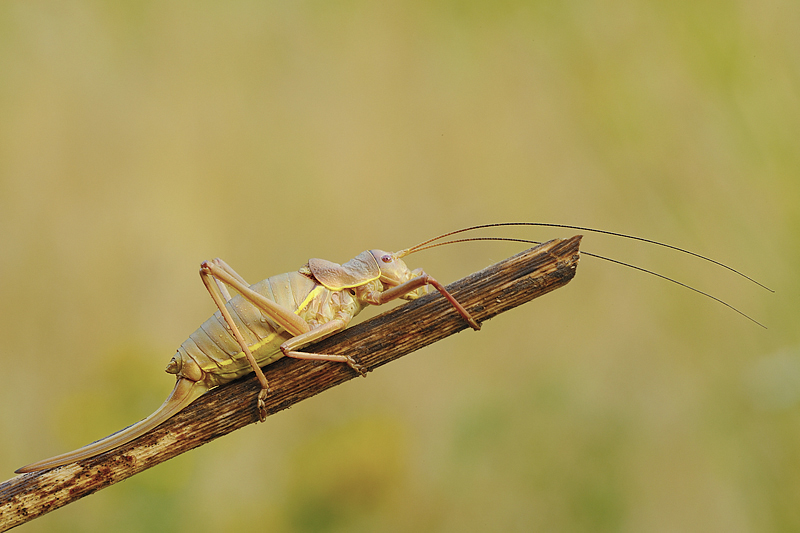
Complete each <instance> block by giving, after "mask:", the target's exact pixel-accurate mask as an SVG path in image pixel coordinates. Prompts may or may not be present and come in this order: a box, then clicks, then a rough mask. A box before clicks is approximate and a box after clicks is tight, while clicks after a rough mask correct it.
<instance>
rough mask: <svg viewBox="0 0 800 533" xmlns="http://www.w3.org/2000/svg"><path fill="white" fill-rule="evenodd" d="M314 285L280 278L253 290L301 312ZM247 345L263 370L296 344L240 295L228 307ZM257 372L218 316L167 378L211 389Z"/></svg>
mask: <svg viewBox="0 0 800 533" xmlns="http://www.w3.org/2000/svg"><path fill="white" fill-rule="evenodd" d="M315 285H316V284H315V283H314V281H313V280H310V279H309V278H307V277H305V276H303V275H301V274H299V273H297V272H289V273H287V274H279V275H277V276H272V277H270V278H267V279H265V280H263V281H260V282H258V283H256V284H254V285H251V286H250V288H251V289H253V290H254V291H256V292H258V293H259V294H261V295H263V296H266V297H267V298H269V299H270V300H272V301H274V302H275V303H277V304H279V305H281V306H283V307H285V308H286V309H291V310H292V311H296V310H297V307H298V305H299V303H301V302H303V301H304V300H305V298H306V296H308V294H309V293H310V292H311V290H312V289H313V288H314V287H315ZM226 307H227V308H228V311H229V312H230V314H231V317H232V318H233V321H234V323H235V324H236V326H237V327H238V329H239V331H240V332H241V334H242V336H243V337H244V340H245V342H246V343H247V344H248V346H249V347H250V348H251V351H252V353H253V356H254V357H255V358H256V361H257V362H258V364H259V365H260V366H263V365H266V364H269V363H271V362H273V361H275V360H276V359H278V358H280V357H281V356H282V355H283V354H281V352H280V350H279V346H280V345H281V343H283V342H284V341H285V340H287V339H289V338H291V334H289V333H287V332H286V331H285V330H283V329H282V328H280V327H279V326H278V325H277V324H276V323H275V322H274V321H273V320H272V319H270V318H268V317H267V316H266V315H265V314H264V313H262V312H261V310H260V309H258V308H257V307H256V306H254V305H253V304H251V303H250V302H248V301H247V300H245V299H244V298H243V297H242V296H240V295H236V296H234V297H233V298H231V300H230V301H229V302H228V303H227V304H226ZM251 371H252V368H251V367H250V365H249V363H248V362H247V359H246V358H245V356H244V353H242V351H241V348H240V347H239V344H238V343H237V342H236V339H235V338H234V336H233V334H232V333H231V331H230V330H229V329H228V327H227V325H226V324H225V320H224V319H223V318H222V315H221V313H220V312H219V311H217V312H216V313H214V314H213V315H212V316H211V317H210V318H209V319H208V320H206V321H205V322H204V323H203V324H202V325H201V326H200V327H199V328H197V330H196V331H195V332H194V333H192V334H191V335H190V336H189V338H188V339H186V341H185V342H184V343H183V344H181V346H180V348H178V352H177V353H176V354H175V356H174V357H173V358H172V361H171V362H170V364H169V365H168V366H167V372H169V373H171V374H178V375H179V376H183V377H186V378H188V379H192V380H193V381H199V380H203V381H205V382H206V384H207V385H208V386H209V388H211V387H215V386H217V385H221V384H223V383H227V382H229V381H232V380H234V379H236V378H238V377H241V376H243V375H245V374H248V373H249V372H251Z"/></svg>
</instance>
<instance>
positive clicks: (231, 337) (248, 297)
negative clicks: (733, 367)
mask: <svg viewBox="0 0 800 533" xmlns="http://www.w3.org/2000/svg"><path fill="white" fill-rule="evenodd" d="M503 226H545V227H557V228H566V229H575V230H579V231H588V232H594V233H604V234H608V235H613V236H616V237H624V238H627V239H634V240H637V241H641V242H646V243H649V244H655V245H658V246H663V247H667V248H670V249H672V250H675V251H679V252H682V253H686V254H690V255H693V256H695V257H697V258H700V259H703V260H705V261H710V262H712V263H714V264H716V265H718V266H721V267H724V268H726V269H728V270H731V271H733V272H735V273H736V274H738V275H740V276H743V277H745V278H747V279H748V280H750V281H752V282H754V283H756V284H758V285H760V286H761V287H763V288H765V289H767V290H771V289H768V288H767V287H765V286H763V285H761V284H760V283H758V282H757V281H755V280H753V279H752V278H749V277H748V276H745V275H744V274H742V273H741V272H739V271H737V270H734V269H732V268H730V267H728V266H726V265H724V264H722V263H720V262H718V261H715V260H713V259H709V258H708V257H705V256H702V255H699V254H696V253H694V252H690V251H688V250H685V249H683V248H678V247H676V246H671V245H668V244H663V243H660V242H657V241H653V240H649V239H644V238H641V237H634V236H631V235H625V234H621V233H615V232H610V231H604V230H596V229H592V228H586V227H581V226H572V225H564V224H547V223H536V222H512V223H500V224H485V225H480V226H473V227H469V228H464V229H461V230H457V231H453V232H449V233H445V234H443V235H440V236H438V237H435V238H433V239H429V240H426V241H424V242H422V243H420V244H417V245H415V246H412V247H411V248H406V249H404V250H400V251H399V252H385V251H383V250H377V249H374V250H369V251H365V252H362V253H360V254H359V255H357V256H356V257H355V258H353V259H351V260H350V261H347V262H346V263H343V264H341V265H339V264H337V263H333V262H330V261H327V260H324V259H310V260H309V261H308V263H307V264H306V265H304V266H303V267H301V268H300V269H298V270H297V271H295V272H289V273H286V274H279V275H277V276H272V277H270V278H267V279H265V280H263V281H260V282H258V283H256V284H253V285H250V284H249V283H248V282H246V281H245V280H244V278H242V277H241V276H240V275H239V274H237V273H236V272H235V271H234V270H233V269H232V268H231V267H230V266H229V265H228V264H227V263H225V262H224V261H222V260H221V259H214V260H213V261H206V262H203V263H202V264H201V267H200V276H201V278H202V281H203V283H204V285H205V286H206V288H207V289H208V292H209V293H210V295H211V297H212V299H213V300H214V303H215V304H216V306H217V308H218V311H217V312H216V313H215V314H214V315H212V316H211V318H209V319H208V320H206V321H205V322H204V323H203V324H202V325H201V326H200V327H199V328H198V329H197V331H195V332H194V333H192V334H191V335H190V336H189V338H188V339H187V340H186V341H185V342H184V343H183V344H181V346H180V347H179V348H178V351H177V353H176V354H175V355H174V356H173V358H172V360H171V361H170V362H169V364H168V365H167V369H166V371H167V372H168V373H170V374H175V375H176V378H177V382H176V384H175V387H174V389H173V390H172V392H171V393H170V395H169V397H168V398H167V399H166V401H165V402H164V403H163V404H162V405H161V407H160V408H158V409H157V410H156V411H155V412H154V413H153V414H151V415H150V416H148V417H147V418H145V419H144V420H142V421H140V422H138V423H136V424H133V425H132V426H130V427H128V428H126V429H123V430H122V431H119V432H117V433H114V434H112V435H109V436H108V437H106V438H104V439H101V440H99V441H97V442H94V443H92V444H89V445H87V446H84V447H83V448H79V449H78V450H75V451H72V452H68V453H65V454H62V455H57V456H55V457H52V458H50V459H45V460H42V461H38V462H36V463H32V464H29V465H27V466H24V467H22V468H20V469H18V470H17V471H16V472H17V473H24V472H33V471H37V470H44V469H49V468H54V467H58V466H62V465H65V464H69V463H74V462H76V461H80V460H82V459H87V458H89V457H93V456H95V455H99V454H101V453H104V452H107V451H109V450H112V449H114V448H117V447H119V446H121V445H123V444H125V443H127V442H130V441H132V440H134V439H135V438H137V437H139V436H141V435H143V434H145V433H147V432H148V431H150V430H152V429H154V428H156V427H157V426H158V425H160V424H161V423H163V422H164V421H166V420H167V419H169V418H170V417H172V416H173V415H175V414H176V413H178V412H179V411H181V410H182V409H184V408H185V407H186V406H188V405H189V404H190V403H192V402H193V401H194V400H196V399H197V398H199V397H200V396H201V395H203V394H205V393H206V392H207V391H209V390H210V389H212V388H215V387H218V386H220V385H224V384H226V383H229V382H231V381H233V380H235V379H237V378H239V377H241V376H244V375H246V374H249V373H250V372H255V373H256V376H257V377H258V381H259V383H260V385H261V391H260V392H259V395H258V400H257V406H256V407H257V409H258V414H259V419H260V420H261V421H263V420H264V419H265V417H266V409H265V404H264V399H265V398H266V397H267V395H268V394H269V392H270V388H269V383H268V382H267V379H266V378H265V377H264V373H263V372H262V370H261V367H262V366H265V365H268V364H270V363H272V362H274V361H276V360H278V359H280V358H282V357H284V356H286V357H292V358H296V359H311V360H321V361H336V362H341V363H344V364H347V365H349V366H350V367H351V368H352V369H353V370H354V371H355V372H358V373H359V374H360V375H362V376H364V375H365V374H366V372H367V371H368V369H366V368H364V367H362V366H361V365H360V364H359V363H358V362H357V361H355V360H354V359H353V358H352V357H350V356H346V355H329V354H319V353H310V352H306V351H303V348H304V347H306V346H308V345H310V344H313V343H314V342H316V341H319V340H321V339H323V338H326V337H329V336H331V335H333V334H335V333H337V332H339V331H341V330H343V329H345V328H346V327H347V326H348V324H349V323H350V321H351V320H352V318H353V317H354V316H356V315H357V314H358V313H359V312H360V311H361V310H362V309H364V308H365V307H366V306H367V305H381V304H384V303H387V302H389V301H391V300H394V299H397V298H402V299H405V300H413V299H416V298H418V297H420V296H422V295H423V294H425V293H426V292H427V291H428V288H429V287H433V288H435V289H436V290H438V291H439V292H440V293H441V294H442V296H444V297H445V298H446V299H447V300H448V301H449V302H450V304H451V305H452V307H453V308H454V309H455V311H456V312H458V313H459V314H460V315H461V317H463V319H464V320H465V321H466V322H467V323H468V324H469V326H470V327H472V328H473V329H475V330H479V329H480V324H478V323H477V322H476V321H475V320H474V319H473V318H472V316H471V315H470V313H469V311H468V310H467V309H465V308H464V307H462V305H461V304H460V303H459V302H458V301H456V300H455V298H453V297H452V296H451V295H450V294H449V293H448V292H447V290H446V289H445V288H444V286H442V285H441V284H440V283H439V282H438V281H436V279H434V278H433V277H431V276H430V275H428V274H426V273H425V272H424V271H423V270H422V269H420V268H418V269H415V270H411V269H410V268H409V267H408V266H406V264H405V262H404V261H403V260H402V258H403V257H405V256H407V255H410V254H412V253H415V252H419V251H421V250H426V249H429V248H433V247H436V246H442V245H445V244H453V243H459V242H466V241H477V240H500V241H512V242H524V243H534V244H538V243H537V242H536V241H528V240H525V239H513V238H508V237H470V238H458V239H453V240H449V241H442V239H444V238H447V237H451V236H453V235H456V234H460V233H463V232H467V231H472V230H476V229H482V228H492V227H503ZM437 241H439V242H437ZM582 253H584V254H586V255H590V256H593V257H599V258H601V259H606V260H609V261H612V262H615V263H618V264H622V265H624V266H628V267H632V268H635V269H638V270H642V271H644V272H647V273H649V274H653V275H656V276H658V277H661V278H663V279H666V280H668V281H671V282H673V283H677V284H679V285H681V286H683V287H686V288H688V289H691V290H693V291H695V292H699V293H701V294H703V295H704V296H707V297H709V298H712V299H714V300H716V301H718V302H720V303H722V304H723V305H726V306H728V307H730V308H731V309H733V310H734V311H736V312H737V313H739V314H742V315H743V316H745V317H746V318H748V319H749V320H752V321H753V322H756V321H755V320H754V319H752V318H751V317H749V316H747V315H745V314H744V313H742V312H741V311H739V310H738V309H736V308H734V307H733V306H731V305H729V304H727V303H726V302H724V301H722V300H720V299H718V298H716V297H714V296H711V295H709V294H707V293H705V292H702V291H699V290H697V289H695V288H693V287H690V286H688V285H685V284H683V283H681V282H679V281H676V280H673V279H671V278H667V277H666V276H662V275H661V274H657V273H655V272H651V271H649V270H645V269H643V268H640V267H637V266H634V265H630V264H627V263H622V262H620V261H616V260H614V259H609V258H606V257H603V256H598V255H595V254H590V253H587V252H582ZM229 289H233V291H235V293H236V294H235V295H234V296H233V297H232V296H231V294H230V291H229ZM756 323H757V324H759V325H761V324H760V323H758V322H756Z"/></svg>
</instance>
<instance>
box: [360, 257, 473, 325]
mask: <svg viewBox="0 0 800 533" xmlns="http://www.w3.org/2000/svg"><path fill="white" fill-rule="evenodd" d="M415 272H417V271H415ZM419 273H420V275H419V276H417V277H415V278H411V279H410V280H408V281H406V282H405V283H401V284H400V285H397V286H396V287H392V288H391V289H387V290H385V291H383V292H380V291H371V292H368V293H367V294H366V295H364V300H366V301H367V302H369V303H371V304H372V305H382V304H385V303H386V302H389V301H391V300H394V299H395V298H402V297H403V296H406V295H408V294H410V293H413V292H414V291H416V290H417V289H419V288H420V287H422V286H424V285H432V286H433V287H434V288H436V290H437V291H439V292H440V293H441V294H442V296H444V297H445V298H447V301H449V302H450V304H451V305H452V306H453V307H455V308H456V311H458V313H459V314H460V315H461V316H462V317H464V320H466V321H467V323H468V324H469V325H470V327H471V328H472V329H474V330H476V331H477V330H479V329H481V326H480V324H478V322H476V321H475V319H474V318H472V315H470V314H469V311H467V310H466V309H464V306H462V305H461V304H460V303H458V300H456V299H455V298H453V295H451V294H450V293H449V292H447V289H445V288H444V285H442V284H441V283H439V282H438V281H436V280H435V279H433V276H430V275H428V274H426V273H425V272H424V271H423V270H419Z"/></svg>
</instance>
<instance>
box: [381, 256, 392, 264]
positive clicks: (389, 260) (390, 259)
mask: <svg viewBox="0 0 800 533" xmlns="http://www.w3.org/2000/svg"><path fill="white" fill-rule="evenodd" d="M381 261H383V262H384V263H391V262H392V256H391V255H389V254H386V255H384V256H382V257H381Z"/></svg>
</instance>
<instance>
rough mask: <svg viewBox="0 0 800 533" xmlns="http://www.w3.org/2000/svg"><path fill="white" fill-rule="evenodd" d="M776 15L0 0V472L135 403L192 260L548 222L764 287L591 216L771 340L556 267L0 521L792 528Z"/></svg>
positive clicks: (568, 5)
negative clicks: (390, 352) (521, 291)
mask: <svg viewBox="0 0 800 533" xmlns="http://www.w3.org/2000/svg"><path fill="white" fill-rule="evenodd" d="M799 27H800V5H798V4H797V2H794V1H792V0H759V1H757V2H756V1H753V0H750V1H747V0H742V1H738V2H721V1H715V0H700V1H683V0H677V1H674V0H673V1H655V2H643V1H629V2H624V1H618V0H588V1H569V0H568V1H547V0H542V1H531V2H516V1H498V2H478V1H463V2H454V1H448V0H433V1H426V2H395V3H380V2H364V1H356V0H353V1H341V2H320V1H295V2H274V1H266V2H253V1H241V0H233V1H229V2H205V1H199V2H181V1H173V0H167V1H164V2H148V1H140V2H131V1H119V0H118V1H114V2H109V1H99V0H98V1H75V2H67V3H64V2H52V1H51V2H47V1H44V2H23V1H20V0H7V1H4V2H2V3H0V257H2V260H1V261H0V305H2V311H0V313H1V314H0V316H2V320H0V339H2V342H0V366H2V371H1V372H0V405H2V408H0V470H2V471H3V472H5V477H4V478H2V479H8V478H10V477H12V475H13V470H14V469H15V468H18V467H19V466H21V465H23V464H27V463H29V462H32V461H34V460H38V459H43V458H45V457H49V456H51V455H54V454H57V453H61V452H64V451H68V450H71V449H74V448H77V447H79V446H82V445H84V444H87V443H89V442H91V441H93V440H96V439H98V438H100V437H102V436H104V435H107V434H109V433H111V432H113V431H116V430H118V429H121V428H122V427H124V426H126V425H128V424H130V423H132V422H134V421H136V420H138V419H140V418H143V417H144V416H146V415H147V414H149V413H150V412H152V411H153V410H155V409H156V408H157V407H158V406H159V405H160V404H161V402H162V401H163V399H164V398H165V397H166V396H167V394H168V393H169V391H170V390H171V388H172V384H173V380H172V377H171V376H168V375H166V374H164V372H163V368H164V367H165V365H166V364H167V362H168V361H169V359H170V358H171V357H172V354H173V353H174V350H175V349H176V348H177V346H178V345H179V344H180V343H181V342H182V341H183V340H184V339H185V338H186V337H188V335H189V334H190V333H191V332H192V331H193V330H194V329H195V328H196V327H198V326H199V324H201V323H202V322H203V321H204V320H205V319H206V318H207V317H208V316H209V315H210V314H211V313H212V311H213V310H214V307H213V303H212V301H211V300H210V298H209V297H208V295H207V294H206V292H205V290H204V288H203V286H202V283H201V282H200V278H199V276H198V275H197V268H198V266H199V263H200V262H201V261H203V260H206V259H211V258H213V257H217V256H219V257H222V258H224V259H225V260H226V261H227V262H228V263H230V264H231V265H232V266H233V267H234V268H235V269H236V270H237V271H238V272H240V273H241V274H242V275H243V276H244V277H245V278H246V279H248V280H250V281H251V282H255V281H257V280H260V279H263V278H265V277H268V276H271V275H274V274H278V273H281V272H286V271H291V270H294V269H296V268H298V267H299V266H301V265H302V264H303V263H305V261H306V260H307V259H308V258H309V257H321V258H325V259H329V260H332V261H336V262H344V261H346V260H348V259H349V258H351V257H353V256H355V255H356V254H358V253H359V252H361V251H363V250H365V249H370V248H382V249H387V250H397V249H401V248H405V247H407V246H410V245H412V244H414V243H417V242H419V241H422V240H424V239H427V238H429V237H432V236H434V235H437V234H439V233H443V232H445V231H449V230H454V229H457V228H461V227H465V226H469V225H473V224H481V223H488V222H502V221H541V222H555V223H568V224H580V225H587V226H592V227H596V228H601V229H606V230H612V231H620V232H625V233H631V234H635V235H640V236H643V237H648V238H652V239H657V240H660V241H665V242H668V243H670V244H673V245H677V246H682V247H686V248H689V249H691V250H693V251H696V252H698V253H702V254H704V255H708V256H711V257H713V258H714V259H717V260H720V261H722V262H725V263H727V264H729V265H731V266H733V267H735V268H738V269H740V270H742V271H744V272H746V273H747V274H749V275H751V276H753V277H755V278H757V279H759V280H760V281H762V282H763V283H765V284H766V285H768V286H770V287H771V288H774V289H775V290H776V292H775V294H771V293H769V292H767V291H765V290H763V289H760V288H759V287H757V286H755V285H754V284H752V283H749V282H748V281H746V280H744V279H742V278H739V277H737V276H735V275H733V274H731V273H730V272H727V271H724V270H722V269H720V268H718V267H715V266H714V265H711V264H708V263H704V262H701V261H699V260H697V259H694V258H691V257H688V256H685V255H681V254H678V253H675V252H672V251H668V250H663V249H657V248H655V247H652V246H648V245H645V244H642V243H634V242H630V241H624V240H622V239H615V238H610V237H604V236H600V235H593V234H586V237H585V238H584V242H583V245H582V246H583V249H585V250H586V251H590V252H594V253H599V254H603V255H606V256H610V257H613V258H615V259H619V260H623V261H627V262H630V263H634V264H636V265H638V266H641V267H644V268H648V269H652V270H655V271H657V272H659V273H661V274H664V275H667V276H671V277H674V278H676V279H679V280H681V281H682V282H685V283H688V284H690V285H692V286H694V287H697V288H699V289H701V290H703V291H707V292H710V293H712V294H714V295H715V296H718V297H720V298H722V299H723V300H725V301H727V302H729V303H731V304H732V305H735V306H736V307H738V308H740V309H741V310H743V311H744V312H746V313H748V314H750V315H751V316H753V317H754V318H756V319H758V320H759V321H762V322H763V323H764V324H766V325H767V326H768V328H769V329H766V330H765V329H762V328H761V327H759V326H757V325H755V324H753V323H752V322H749V321H747V320H746V319H744V318H742V317H741V316H739V315H737V314H735V313H733V312H731V311H730V310H729V309H727V308H725V307H724V306H722V305H719V304H717V303H715V302H713V301H711V300H709V299H707V298H703V297H702V296H700V295H698V294H695V293H692V292H690V291H687V290H685V289H682V288H680V287H678V286H676V285H673V284H670V283H667V282H664V281H663V280H659V279H657V278H654V277H652V276H647V275H644V274H642V273H640V272H636V271H634V270H631V269H626V268H623V267H620V266H617V265H612V264H608V263H606V262H603V261H600V260H596V259H593V258H591V257H583V259H582V260H581V264H580V266H579V268H578V272H577V276H576V278H575V279H574V280H573V281H572V282H571V283H570V284H569V285H567V286H566V287H564V288H562V289H559V290H558V291H555V292H553V293H551V294H549V295H547V296H545V297H543V298H542V299H539V300H535V301H534V302H532V303H530V304H527V305H525V306H522V307H520V308H518V309H515V310H513V311H511V312H509V313H506V314H503V315H501V316H499V317H497V318H495V319H493V320H491V321H489V322H487V323H485V324H484V327H483V330H482V331H480V332H478V333H475V332H470V331H465V332H462V333H460V334H458V335H456V336H454V337H451V338H449V339H447V340H445V341H443V342H440V343H437V344H435V345H433V346H430V347H428V348H426V349H424V350H421V351H419V352H416V353H414V354H411V355H409V356H408V357H405V358H403V359H401V360H400V361H397V362H395V363H393V364H391V365H388V366H385V367H382V368H380V369H378V370H377V371H375V372H373V373H371V374H370V375H369V377H368V378H367V379H359V380H353V381H351V382H348V383H347V384H345V385H343V386H341V387H337V388H336V389H334V390H330V391H328V392H326V393H324V394H322V395H320V396H318V397H316V398H313V399H311V400H309V401H306V402H303V403H301V404H299V405H297V406H296V407H293V408H292V409H291V410H289V411H285V412H282V413H279V414H277V415H276V416H273V417H271V418H270V419H268V421H267V422H266V423H265V424H257V425H252V426H248V427H247V428H245V429H243V430H241V431H238V432H236V433H234V434H231V435H229V436H226V437H224V438H221V439H218V440H217V441H215V442H213V443H211V444H208V445H206V446H204V447H202V448H200V449H197V450H195V451H192V452H190V453H188V454H185V455H183V456H181V457H179V458H177V459H175V460H172V461H169V462H168V463H166V464H163V465H160V466H158V467H156V468H154V469H151V470H149V471H147V472H145V473H143V474H140V475H137V476H135V477H134V478H132V479H130V480H128V481H126V482H124V483H121V484H119V485H115V486H112V487H110V488H107V489H105V490H102V491H100V492H99V493H97V494H95V495H92V496H90V497H87V498H84V499H83V500H80V501H78V502H76V503H73V504H71V505H68V506H66V507H64V508H62V509H59V510H57V511H55V512H52V513H50V514H48V515H46V516H43V517H41V518H38V519H36V520H34V521H32V522H30V523H28V524H26V525H23V526H21V527H20V528H19V529H18V531H25V532H51V531H87V532H93V531H111V530H113V531H118V532H139V531H148V532H160V531H164V532H173V531H175V532H181V531H248V530H250V531H253V530H255V531H277V532H343V531H347V532H371V531H386V532H393V531H396V532H401V531H419V532H455V531H509V532H510V531H567V532H572V531H575V532H606V531H608V532H617V531H623V532H641V531H648V532H667V531H684V532H694V531H697V532H701V531H702V532H716V531H719V532H723V531H724V532H726V533H738V532H765V531H768V532H784V531H786V532H789V531H797V530H800V506H798V502H800V332H798V324H799V323H800V311H799V309H798V308H799V307H800V306H798V301H800V281H799V280H798V278H799V277H800V246H799V244H800V147H799V146H798V139H800V32H798V31H797V30H798V28H799ZM575 233H577V232H575V231H568V230H554V229H533V228H529V229H524V230H515V231H512V230H502V231H500V230H498V231H494V232H487V233H485V235H500V236H511V237H520V238H530V239H536V240H547V239H550V238H554V237H567V236H571V235H573V234H575ZM521 249H522V247H521V246H517V245H512V244H497V243H477V244H470V245H460V246H449V247H443V248H438V249H436V250H431V251H427V252H423V253H420V254H417V255H413V256H410V257H409V258H408V263H409V264H410V266H411V267H412V268H415V267H420V266H422V267H424V268H425V269H426V271H427V272H429V273H430V274H432V275H433V276H435V277H437V278H438V279H440V280H441V281H443V282H451V281H453V280H455V279H458V278H460V277H462V276H464V275H466V274H468V273H471V272H473V271H475V270H477V269H479V268H482V267H484V266H486V265H488V264H491V263H493V262H495V261H497V260H500V259H502V258H504V257H507V256H509V255H511V254H513V253H516V252H517V251H519V250H521ZM372 314H374V311H372Z"/></svg>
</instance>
